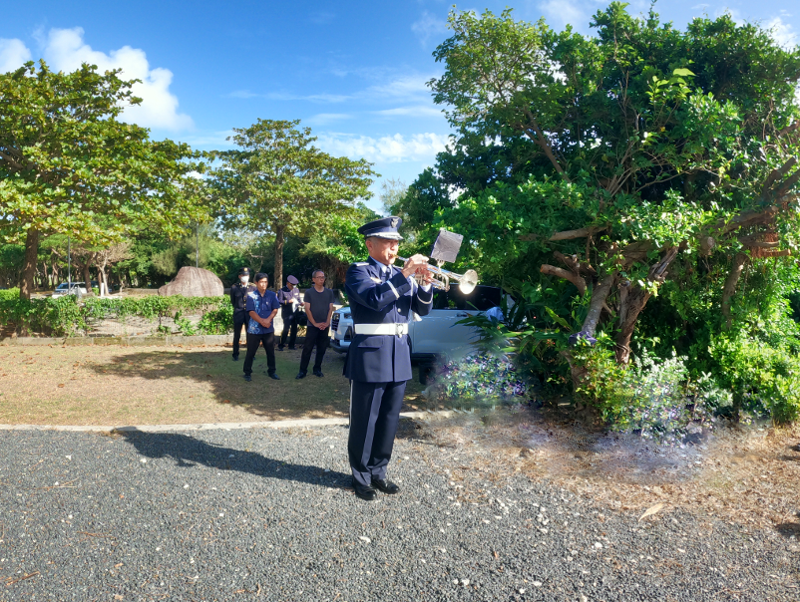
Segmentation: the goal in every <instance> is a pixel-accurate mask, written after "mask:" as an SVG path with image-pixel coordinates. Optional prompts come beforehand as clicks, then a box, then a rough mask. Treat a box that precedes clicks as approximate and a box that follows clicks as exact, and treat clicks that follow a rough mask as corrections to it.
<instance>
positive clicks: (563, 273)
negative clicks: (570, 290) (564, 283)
mask: <svg viewBox="0 0 800 602" xmlns="http://www.w3.org/2000/svg"><path fill="white" fill-rule="evenodd" d="M539 271H540V272H541V273H542V274H548V275H550V276H557V277H558V278H563V279H564V280H568V281H569V282H571V283H572V284H574V285H575V288H577V289H578V293H579V294H580V296H581V297H583V296H584V295H585V294H586V280H584V279H583V278H581V277H580V276H579V275H578V274H575V273H574V272H570V271H569V270H565V269H564V268H558V267H556V266H554V265H548V264H544V265H542V267H541V268H539Z"/></svg>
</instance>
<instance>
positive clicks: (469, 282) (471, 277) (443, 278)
mask: <svg viewBox="0 0 800 602" xmlns="http://www.w3.org/2000/svg"><path fill="white" fill-rule="evenodd" d="M397 259H399V260H400V261H402V262H404V263H405V262H406V261H408V259H407V258H405V257H400V256H399V255H398V256H397ZM428 271H429V272H431V273H432V274H433V280H431V284H432V285H433V286H434V288H438V289H441V290H443V291H449V290H450V281H451V280H453V281H454V282H458V288H459V289H461V292H462V293H464V294H465V295H469V294H470V293H471V292H472V291H474V290H475V287H476V286H478V272H476V271H475V270H467V271H466V272H464V273H463V274H457V273H456V272H451V271H450V270H445V269H444V268H442V267H441V266H437V265H432V264H430V263H429V264H428Z"/></svg>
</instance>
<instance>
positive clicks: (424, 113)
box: [375, 105, 443, 117]
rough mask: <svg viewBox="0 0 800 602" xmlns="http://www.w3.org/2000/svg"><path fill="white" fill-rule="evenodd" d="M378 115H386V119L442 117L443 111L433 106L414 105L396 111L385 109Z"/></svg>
mask: <svg viewBox="0 0 800 602" xmlns="http://www.w3.org/2000/svg"><path fill="white" fill-rule="evenodd" d="M375 114H376V115H384V116H386V117H442V116H443V113H442V110H441V109H437V108H436V107H434V106H431V105H414V106H406V107H396V108H394V109H384V110H381V111H375Z"/></svg>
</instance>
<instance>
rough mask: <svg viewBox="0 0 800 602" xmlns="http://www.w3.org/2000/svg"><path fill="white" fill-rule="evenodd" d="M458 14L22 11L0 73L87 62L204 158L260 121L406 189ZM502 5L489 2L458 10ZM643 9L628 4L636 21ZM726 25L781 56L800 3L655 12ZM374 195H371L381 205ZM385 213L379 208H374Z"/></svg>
mask: <svg viewBox="0 0 800 602" xmlns="http://www.w3.org/2000/svg"><path fill="white" fill-rule="evenodd" d="M606 5H607V2H596V1H594V0H538V1H520V2H518V3H516V4H512V5H511V6H512V7H513V8H514V14H515V16H516V17H517V18H519V19H525V20H531V21H532V20H536V19H538V18H539V17H542V16H543V17H545V19H546V20H547V22H548V23H549V24H550V25H551V26H552V27H554V28H557V29H562V28H563V27H564V26H565V25H566V24H567V23H571V24H572V25H573V27H575V28H576V29H577V30H578V31H581V32H583V33H591V30H590V29H589V27H588V23H589V20H590V17H591V15H592V14H594V12H596V11H597V10H598V9H600V8H603V7H605V6H606ZM452 6H453V2H452V1H449V2H448V1H438V0H406V1H405V2H379V1H378V2H376V1H374V0H373V1H368V2H366V1H356V2H354V1H351V2H342V3H334V2H319V1H304V0H299V1H296V2H286V1H282V2H276V1H272V2H264V1H263V0H262V1H234V2H229V3H223V2H207V1H206V2H204V1H195V2H191V3H189V2H185V3H183V2H167V1H164V0H162V1H160V2H153V1H151V0H139V1H138V2H128V3H118V2H108V0H105V1H103V2H95V1H83V2H81V1H73V2H64V1H63V0H60V1H58V2H40V1H36V0H30V1H29V2H26V3H16V4H15V5H14V8H13V9H9V10H6V11H4V15H3V19H2V21H1V22H0V72H2V71H7V70H9V69H12V68H15V67H16V66H18V65H20V64H22V63H23V62H24V61H25V60H29V59H33V60H38V59H39V58H44V59H45V60H46V61H47V62H48V64H50V66H51V67H53V68H57V69H63V70H72V69H74V68H76V67H77V66H78V65H79V64H80V63H81V62H83V61H87V62H92V63H95V64H98V66H100V67H101V68H104V69H105V68H113V67H121V68H122V69H123V75H124V76H125V75H127V76H128V77H131V78H134V77H135V78H139V79H142V80H143V82H144V83H143V84H141V85H140V86H139V88H138V90H137V94H138V95H139V96H142V97H143V98H144V103H143V104H142V106H141V107H136V108H133V109H130V110H128V111H127V112H126V118H127V119H129V120H131V121H135V122H136V123H139V124H140V125H144V126H146V127H149V128H151V130H152V133H153V136H154V137H156V138H163V137H169V138H173V139H175V140H181V141H185V142H188V143H190V144H191V145H192V146H193V147H196V148H198V149H204V150H210V149H214V148H225V147H226V146H228V144H229V143H228V142H226V140H225V138H226V137H227V136H228V135H230V133H231V132H230V131H231V128H233V127H246V126H248V125H250V124H251V123H253V122H255V121H256V119H258V118H263V119H301V120H302V124H303V125H307V126H309V127H311V128H312V131H313V133H314V134H315V135H317V136H318V138H319V140H318V142H317V145H318V146H319V147H320V148H322V149H323V150H325V151H327V152H330V153H333V154H337V155H347V156H350V157H353V158H360V157H365V158H366V159H368V160H369V161H371V162H373V163H374V164H375V169H376V171H378V172H379V173H380V174H382V176H383V177H384V178H394V179H399V180H401V181H403V182H405V183H406V184H410V183H411V182H412V181H413V180H414V178H415V177H416V175H417V174H418V173H420V172H421V171H422V169H424V168H425V167H426V166H430V165H432V164H433V162H434V157H435V154H436V153H437V152H438V151H440V150H442V149H443V148H444V145H445V144H446V142H447V137H448V135H449V133H450V129H449V127H448V125H447V122H446V121H445V119H444V116H443V115H442V113H441V108H440V107H437V106H436V105H434V104H433V102H432V99H431V95H430V92H429V90H428V89H427V88H426V86H425V82H427V81H428V80H430V79H431V78H432V77H436V76H438V75H440V74H441V71H442V68H441V65H439V64H437V63H435V62H434V60H433V57H432V52H433V50H434V49H435V48H436V46H437V45H438V44H439V43H441V42H442V41H444V40H445V39H446V38H447V37H448V35H449V32H448V30H447V27H446V20H447V14H448V12H449V11H450V10H451V9H452ZM506 6H507V3H505V2H495V1H490V0H483V2H480V3H476V2H474V0H470V2H469V3H467V4H463V5H457V8H458V9H459V10H477V11H479V12H482V11H483V10H484V9H486V8H488V9H490V10H492V11H493V12H495V13H499V12H500V11H502V10H503V9H504V8H505V7H506ZM648 7H649V3H648V2H640V1H636V2H632V3H631V6H630V8H629V10H630V11H631V12H632V13H634V14H641V13H644V12H646V11H647V9H648ZM726 10H728V11H730V12H731V14H732V15H733V16H734V18H736V19H737V20H742V21H744V20H746V21H751V22H753V21H760V22H761V23H762V24H763V25H765V26H768V27H771V28H773V30H774V35H775V37H776V39H778V40H779V41H780V42H781V43H784V44H790V45H795V44H797V43H799V42H800V35H798V34H800V6H798V5H797V4H796V2H789V1H787V0H777V1H774V2H770V3H767V2H752V1H750V2H727V3H725V2H722V3H713V2H712V3H710V4H705V3H699V2H697V1H683V0H673V1H671V2H661V3H659V4H657V5H656V11H657V12H659V13H660V14H661V16H662V19H663V20H671V21H673V22H674V23H675V25H677V26H680V27H683V26H684V25H685V24H686V23H687V22H688V21H689V20H690V19H691V18H692V17H694V16H702V15H703V14H706V15H709V16H711V17H714V16H717V15H719V14H721V13H722V12H724V11H726ZM379 184H380V181H378V182H376V185H375V186H374V187H373V188H374V189H375V191H376V192H377V190H378V187H379ZM370 204H371V205H372V206H373V207H375V208H378V203H377V201H375V200H373V201H372V202H371V203H370Z"/></svg>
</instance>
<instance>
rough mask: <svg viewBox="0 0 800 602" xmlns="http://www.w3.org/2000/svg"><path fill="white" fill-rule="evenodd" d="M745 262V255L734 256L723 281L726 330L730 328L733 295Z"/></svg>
mask: <svg viewBox="0 0 800 602" xmlns="http://www.w3.org/2000/svg"><path fill="white" fill-rule="evenodd" d="M747 261H748V256H747V253H737V254H736V257H734V258H733V266H732V267H731V271H730V274H728V277H727V278H726V279H725V286H724V287H723V288H722V315H724V316H725V318H727V326H728V328H730V327H731V302H732V300H733V295H734V294H736V285H737V284H738V283H739V278H740V277H741V276H742V271H744V266H745V264H747Z"/></svg>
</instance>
